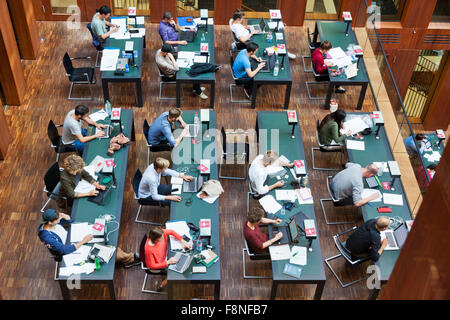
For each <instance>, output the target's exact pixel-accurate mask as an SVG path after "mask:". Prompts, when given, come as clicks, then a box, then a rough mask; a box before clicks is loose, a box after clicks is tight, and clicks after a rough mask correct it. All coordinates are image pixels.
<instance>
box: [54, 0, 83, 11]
mask: <svg viewBox="0 0 450 320" xmlns="http://www.w3.org/2000/svg"><path fill="white" fill-rule="evenodd" d="M51 6H52V13H53V14H71V10H69V11H67V8H68V7H70V6H76V7H77V6H78V3H77V0H51Z"/></svg>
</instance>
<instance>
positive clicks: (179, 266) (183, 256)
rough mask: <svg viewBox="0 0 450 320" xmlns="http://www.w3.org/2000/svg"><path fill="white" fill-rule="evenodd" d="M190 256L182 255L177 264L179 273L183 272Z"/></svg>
mask: <svg viewBox="0 0 450 320" xmlns="http://www.w3.org/2000/svg"><path fill="white" fill-rule="evenodd" d="M187 258H188V256H187V255H185V254H183V255H181V257H180V259H179V260H178V262H177V265H176V268H177V270H178V271H181V269H183V266H184V264H185V263H186V260H187Z"/></svg>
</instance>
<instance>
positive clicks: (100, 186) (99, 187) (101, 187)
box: [97, 184, 106, 190]
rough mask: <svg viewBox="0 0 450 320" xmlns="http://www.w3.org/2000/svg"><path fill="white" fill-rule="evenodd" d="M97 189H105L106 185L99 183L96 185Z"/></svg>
mask: <svg viewBox="0 0 450 320" xmlns="http://www.w3.org/2000/svg"><path fill="white" fill-rule="evenodd" d="M97 189H100V190H106V186H103V185H101V184H99V185H98V186H97Z"/></svg>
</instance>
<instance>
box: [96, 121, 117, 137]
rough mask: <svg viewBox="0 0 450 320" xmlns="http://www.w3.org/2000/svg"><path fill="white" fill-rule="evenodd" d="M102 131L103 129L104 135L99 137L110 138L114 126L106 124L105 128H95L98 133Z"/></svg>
mask: <svg viewBox="0 0 450 320" xmlns="http://www.w3.org/2000/svg"><path fill="white" fill-rule="evenodd" d="M100 131H103V133H104V134H105V135H104V136H103V137H100V138H99V139H105V138H109V137H110V136H111V133H112V131H113V127H112V126H110V125H108V124H107V125H106V127H105V128H100V129H99V128H95V133H98V132H100Z"/></svg>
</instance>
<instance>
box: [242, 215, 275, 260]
mask: <svg viewBox="0 0 450 320" xmlns="http://www.w3.org/2000/svg"><path fill="white" fill-rule="evenodd" d="M263 216H264V210H262V209H261V208H253V210H252V212H251V213H250V214H249V215H248V217H247V220H245V224H244V238H245V240H246V241H247V244H248V246H249V249H250V251H251V252H252V253H267V251H268V249H267V247H268V246H270V245H272V244H273V243H275V242H276V241H278V240H280V239H281V238H282V237H283V233H282V232H278V233H277V234H276V235H275V237H273V238H272V239H270V240H269V237H268V236H267V234H265V233H262V232H261V230H260V229H259V226H258V224H259V223H264V224H269V223H275V224H280V223H281V221H282V220H281V219H276V220H273V219H267V218H263Z"/></svg>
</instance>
